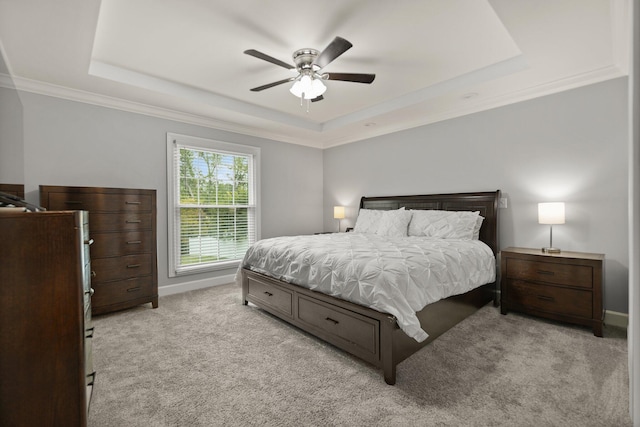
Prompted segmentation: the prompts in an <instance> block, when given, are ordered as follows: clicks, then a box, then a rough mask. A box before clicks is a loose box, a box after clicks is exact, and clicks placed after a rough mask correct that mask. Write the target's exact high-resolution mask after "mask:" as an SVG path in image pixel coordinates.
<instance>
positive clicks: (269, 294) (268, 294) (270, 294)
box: [264, 291, 273, 297]
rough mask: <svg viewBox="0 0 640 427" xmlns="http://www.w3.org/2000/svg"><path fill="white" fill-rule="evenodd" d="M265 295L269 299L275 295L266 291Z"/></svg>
mask: <svg viewBox="0 0 640 427" xmlns="http://www.w3.org/2000/svg"><path fill="white" fill-rule="evenodd" d="M264 293H265V294H266V295H267V296H268V297H272V296H273V294H272V293H271V292H267V291H264Z"/></svg>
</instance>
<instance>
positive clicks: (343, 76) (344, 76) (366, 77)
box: [322, 73, 376, 83]
mask: <svg viewBox="0 0 640 427" xmlns="http://www.w3.org/2000/svg"><path fill="white" fill-rule="evenodd" d="M325 76H327V77H325ZM322 77H323V78H326V79H327V80H341V81H343V82H355V83H371V82H373V80H374V79H375V78H376V75H375V74H359V73H324V74H323V75H322Z"/></svg>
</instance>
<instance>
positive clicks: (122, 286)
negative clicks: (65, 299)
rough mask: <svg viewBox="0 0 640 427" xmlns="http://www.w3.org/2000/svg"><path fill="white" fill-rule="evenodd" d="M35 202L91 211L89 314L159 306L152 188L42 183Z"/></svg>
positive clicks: (51, 207)
mask: <svg viewBox="0 0 640 427" xmlns="http://www.w3.org/2000/svg"><path fill="white" fill-rule="evenodd" d="M40 204H41V205H42V206H43V207H45V208H47V209H49V210H58V209H81V210H86V211H89V212H90V215H89V221H90V227H91V237H92V238H93V240H94V244H93V246H92V247H91V264H92V275H93V278H92V285H93V288H94V290H95V294H94V296H93V301H92V303H93V304H92V307H93V313H94V314H103V313H109V312H112V311H116V310H122V309H125V308H130V307H134V306H136V305H140V304H144V303H149V302H150V303H151V304H152V307H153V308H157V307H158V268H157V254H156V250H157V249H156V247H157V245H156V191H155V190H137V189H123V188H102V187H62V186H48V185H41V186H40Z"/></svg>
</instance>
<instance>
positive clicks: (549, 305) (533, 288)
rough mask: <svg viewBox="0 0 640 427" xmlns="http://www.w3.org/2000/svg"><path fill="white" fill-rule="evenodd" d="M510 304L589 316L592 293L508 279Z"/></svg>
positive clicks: (591, 312)
mask: <svg viewBox="0 0 640 427" xmlns="http://www.w3.org/2000/svg"><path fill="white" fill-rule="evenodd" d="M508 282H509V283H508V286H509V295H508V302H509V304H510V305H517V306H522V307H527V308H531V309H535V310H541V311H545V312H549V313H563V314H566V315H570V316H579V317H585V318H591V317H592V315H593V309H592V303H591V298H592V295H593V294H592V293H591V292H589V291H581V290H578V289H567V288H558V287H555V286H547V285H540V284H533V283H527V282H525V281H522V280H513V279H508Z"/></svg>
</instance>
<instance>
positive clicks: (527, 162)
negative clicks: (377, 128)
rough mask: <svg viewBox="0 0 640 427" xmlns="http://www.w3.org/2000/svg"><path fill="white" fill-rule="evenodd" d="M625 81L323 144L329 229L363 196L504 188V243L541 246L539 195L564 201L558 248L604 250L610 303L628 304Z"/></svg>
mask: <svg viewBox="0 0 640 427" xmlns="http://www.w3.org/2000/svg"><path fill="white" fill-rule="evenodd" d="M627 129H628V128H627V79H626V78H620V79H616V80H612V81H608V82H604V83H600V84H596V85H591V86H587V87H583V88H579V89H575V90H571V91H567V92H563V93H560V94H555V95H551V96H546V97H542V98H538V99H534V100H531V101H526V102H521V103H518V104H514V105H510V106H506V107H502V108H496V109H493V110H489V111H485V112H481V113H476V114H473V115H469V116H465V117H460V118H456V119H452V120H448V121H444V122H440V123H435V124H432V125H429V126H424V127H420V128H416V129H411V130H407V131H404V132H398V133H395V134H391V135H386V136H382V137H377V138H372V139H369V140H365V141H360V142H357V143H353V144H348V145H343V146H339V147H335V148H331V149H327V150H325V151H324V214H325V215H324V218H325V219H324V227H325V229H326V230H335V228H336V226H337V224H336V220H333V214H332V206H334V205H344V206H347V208H348V209H347V215H346V216H347V219H345V220H343V222H342V227H343V229H344V227H346V226H347V225H353V224H354V222H355V218H356V216H357V207H358V203H359V199H360V197H361V196H363V195H366V196H382V195H393V194H428V193H447V192H462V191H488V190H497V189H500V190H502V192H503V193H504V195H506V197H507V201H508V208H507V209H502V210H501V211H500V215H501V217H500V221H501V222H500V230H499V231H500V245H501V247H502V248H506V247H508V246H521V247H532V248H539V247H542V246H548V244H549V226H545V225H539V224H538V223H537V203H538V202H544V201H564V202H565V203H566V224H565V225H558V226H555V227H554V230H553V235H554V240H553V242H554V246H558V247H560V248H562V249H564V250H572V251H582V252H596V253H604V254H605V255H606V265H605V268H606V283H605V307H606V309H607V310H613V311H618V312H623V313H626V312H628V306H627V303H628V287H627V283H628V246H627V245H628V243H627V236H628V226H627V186H628V183H627V177H628V173H627V171H628V165H627V138H628V136H627Z"/></svg>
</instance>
